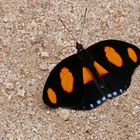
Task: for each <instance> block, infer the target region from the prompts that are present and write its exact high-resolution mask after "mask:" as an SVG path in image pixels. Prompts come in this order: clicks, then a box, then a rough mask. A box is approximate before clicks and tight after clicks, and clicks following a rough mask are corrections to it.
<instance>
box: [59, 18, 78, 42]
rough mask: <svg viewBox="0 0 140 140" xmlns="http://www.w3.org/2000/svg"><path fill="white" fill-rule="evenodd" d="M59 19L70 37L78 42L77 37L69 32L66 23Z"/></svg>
mask: <svg viewBox="0 0 140 140" xmlns="http://www.w3.org/2000/svg"><path fill="white" fill-rule="evenodd" d="M59 20H60V21H61V23H62V25H63V26H64V28H65V29H66V30H67V32H68V33H69V34H70V35H71V36H72V38H73V39H74V40H75V41H76V42H78V41H77V39H76V38H75V37H74V36H73V34H72V33H71V32H70V30H69V29H68V28H67V27H66V25H65V24H64V22H63V21H62V19H61V18H59Z"/></svg>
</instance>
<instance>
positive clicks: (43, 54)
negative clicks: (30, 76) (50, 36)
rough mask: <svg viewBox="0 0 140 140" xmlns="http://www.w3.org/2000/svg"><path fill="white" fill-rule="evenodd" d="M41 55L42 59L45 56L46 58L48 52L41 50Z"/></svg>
mask: <svg viewBox="0 0 140 140" xmlns="http://www.w3.org/2000/svg"><path fill="white" fill-rule="evenodd" d="M41 57H42V58H44V59H45V58H48V57H49V53H48V52H45V51H43V52H41Z"/></svg>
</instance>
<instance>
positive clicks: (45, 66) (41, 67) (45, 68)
mask: <svg viewBox="0 0 140 140" xmlns="http://www.w3.org/2000/svg"><path fill="white" fill-rule="evenodd" d="M39 68H40V69H41V70H47V69H48V68H47V65H46V64H41V65H40V66H39Z"/></svg>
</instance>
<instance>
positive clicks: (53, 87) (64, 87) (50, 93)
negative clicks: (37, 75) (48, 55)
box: [43, 54, 83, 108]
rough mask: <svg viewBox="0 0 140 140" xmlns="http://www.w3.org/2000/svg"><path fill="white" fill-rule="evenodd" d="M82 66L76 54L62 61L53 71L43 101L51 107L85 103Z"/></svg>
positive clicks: (72, 106) (73, 105) (45, 88)
mask: <svg viewBox="0 0 140 140" xmlns="http://www.w3.org/2000/svg"><path fill="white" fill-rule="evenodd" d="M81 67H82V64H81V61H80V59H79V57H78V56H77V55H76V54H75V55H72V56H70V57H68V58H66V59H64V60H62V61H61V62H60V63H59V64H58V65H56V67H55V68H54V69H53V70H52V71H51V73H50V75H49V77H48V79H47V82H46V84H45V87H44V91H43V101H44V103H46V104H47V105H49V106H50V107H58V106H61V107H71V108H74V107H75V106H77V105H79V104H81V102H82V101H83V92H82V91H83V90H82V87H83V86H82V85H83V81H82V70H81Z"/></svg>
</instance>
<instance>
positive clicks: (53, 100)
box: [47, 88, 57, 104]
mask: <svg viewBox="0 0 140 140" xmlns="http://www.w3.org/2000/svg"><path fill="white" fill-rule="evenodd" d="M47 93H48V98H49V100H50V102H51V103H53V104H56V103H57V97H56V93H55V91H54V90H53V89H52V88H48V90H47Z"/></svg>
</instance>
